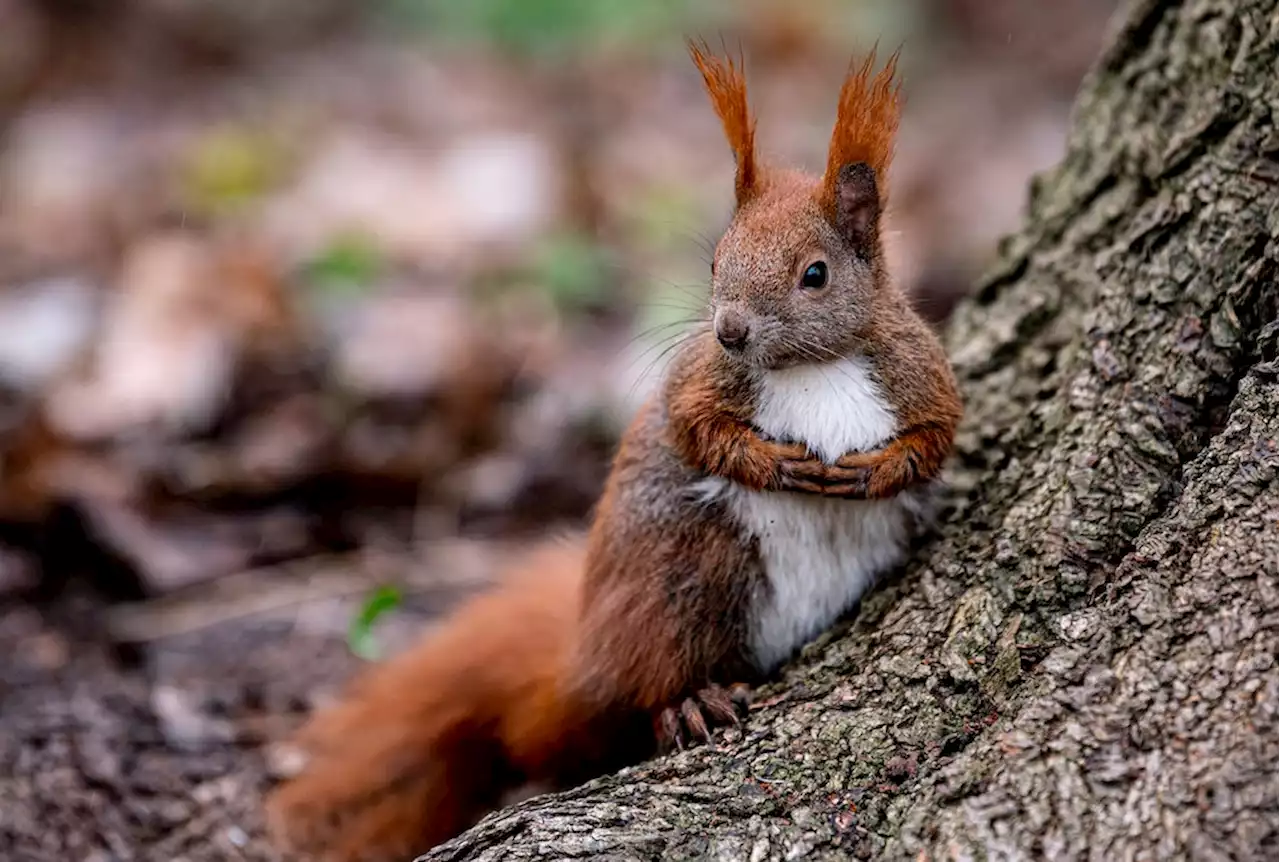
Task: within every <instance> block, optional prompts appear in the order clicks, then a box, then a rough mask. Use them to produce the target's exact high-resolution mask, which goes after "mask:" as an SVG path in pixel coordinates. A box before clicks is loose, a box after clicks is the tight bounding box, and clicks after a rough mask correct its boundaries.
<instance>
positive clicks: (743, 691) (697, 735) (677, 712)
mask: <svg viewBox="0 0 1280 862" xmlns="http://www.w3.org/2000/svg"><path fill="white" fill-rule="evenodd" d="M750 697H751V696H750V689H749V688H748V687H747V686H745V685H742V684H737V685H734V686H731V687H730V688H727V689H726V688H724V687H723V686H720V685H716V684H715V683H712V684H711V685H708V686H707V687H706V688H703V689H699V690H698V691H697V692H695V693H694V694H693V695H692V696H690V697H686V698H684V699H683V700H682V701H680V702H679V703H677V704H673V705H671V706H668V707H666V708H664V709H662V710H661V711H659V712H658V714H657V715H656V716H655V717H654V734H655V735H656V736H657V740H658V748H659V750H660V751H662V752H664V753H669V752H671V751H673V750H680V751H683V750H684V748H685V745H686V744H697V742H698V741H702V742H705V743H707V744H708V745H713V744H714V743H713V742H712V733H711V732H712V729H713V728H715V727H726V726H733V727H740V726H741V725H742V717H743V716H744V715H745V713H746V709H747V706H748V705H749V703H750Z"/></svg>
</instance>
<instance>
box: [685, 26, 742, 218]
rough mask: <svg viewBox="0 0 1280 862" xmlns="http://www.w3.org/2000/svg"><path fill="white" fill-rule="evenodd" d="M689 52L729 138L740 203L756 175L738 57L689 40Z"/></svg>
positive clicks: (740, 63) (725, 134) (739, 204)
mask: <svg viewBox="0 0 1280 862" xmlns="http://www.w3.org/2000/svg"><path fill="white" fill-rule="evenodd" d="M689 55H690V56H691V57H692V58H693V64H694V65H695V66H697V67H698V71H699V72H701V73H702V80H703V83H704V84H706V87H707V94H708V95H709V96H711V104H712V107H714V108H715V110H716V115H717V116H719V117H720V124H721V125H722V126H724V136H725V137H726V138H727V139H728V140H729V147H730V149H732V150H733V157H734V160H735V161H736V162H737V163H738V176H737V182H736V183H735V186H736V189H735V191H736V192H737V200H738V206H739V207H741V206H742V205H743V204H745V203H746V202H747V201H748V200H750V199H751V198H752V197H753V196H754V195H755V193H756V191H757V189H758V179H759V176H758V173H757V170H756V152H755V139H756V121H755V118H754V117H752V116H751V110H750V108H749V107H748V106H747V81H746V76H745V75H744V74H743V71H742V65H743V64H742V61H741V59H739V60H738V61H737V62H734V60H733V58H732V57H729V58H728V59H721V58H719V57H716V56H715V55H713V54H712V53H711V50H710V49H709V48H708V47H707V45H706V43H705V42H703V43H702V44H698V43H696V42H690V43H689Z"/></svg>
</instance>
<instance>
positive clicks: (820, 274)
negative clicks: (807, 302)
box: [800, 261, 827, 290]
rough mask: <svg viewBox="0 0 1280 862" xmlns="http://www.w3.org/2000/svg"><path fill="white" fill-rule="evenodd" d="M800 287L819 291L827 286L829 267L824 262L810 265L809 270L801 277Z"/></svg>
mask: <svg viewBox="0 0 1280 862" xmlns="http://www.w3.org/2000/svg"><path fill="white" fill-rule="evenodd" d="M800 286H801V287H807V288H809V289H810V290H817V289H818V288H820V287H826V286H827V265H826V264H825V263H823V262H822V261H818V262H817V263H811V264H809V268H808V269H806V270H805V271H804V275H802V276H801V277H800Z"/></svg>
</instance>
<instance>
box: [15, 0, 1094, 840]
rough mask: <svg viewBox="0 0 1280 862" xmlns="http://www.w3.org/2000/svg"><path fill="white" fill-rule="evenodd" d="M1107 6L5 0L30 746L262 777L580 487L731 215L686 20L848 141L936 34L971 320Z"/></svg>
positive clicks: (592, 479) (913, 151) (894, 249)
mask: <svg viewBox="0 0 1280 862" xmlns="http://www.w3.org/2000/svg"><path fill="white" fill-rule="evenodd" d="M1114 5H1115V3H1114V2H1113V0H1057V2H1054V3H1029V2H1025V0H1021V1H1020V0H807V2H795V0H790V2H787V0H662V2H651V3H636V2H630V0H543V2H528V0H468V2H465V3H464V2H451V0H273V2H270V3H257V2H249V0H244V2H231V0H128V2H126V0H0V655H2V657H0V716H2V718H0V721H2V722H4V723H5V724H6V725H7V726H8V729H10V730H14V731H15V732H14V733H13V734H11V735H10V736H9V739H10V742H8V743H0V761H4V762H0V773H6V774H23V773H24V771H25V773H26V774H35V773H38V772H41V771H42V768H41V767H40V766H39V764H40V763H42V761H41V760H40V759H39V757H37V756H36V755H33V754H32V753H31V751H30V746H29V744H28V743H29V740H30V739H32V738H34V737H33V734H35V736H40V734H44V736H43V737H41V738H45V737H48V735H49V734H50V733H52V732H53V731H50V730H49V727H50V725H49V722H55V723H56V722H64V723H67V724H66V726H75V727H80V728H85V727H87V728H90V731H91V732H93V733H100V734H102V733H105V734H107V735H108V736H110V734H111V733H117V734H124V736H123V737H121V739H123V740H125V742H123V743H120V744H121V745H125V748H126V749H127V748H128V745H131V744H134V743H136V745H138V746H142V747H143V749H145V745H147V744H150V745H151V746H152V749H145V750H154V751H159V750H161V749H163V750H164V751H166V752H169V754H166V755H165V757H169V758H170V759H167V760H164V763H166V764H168V766H165V767H164V769H171V770H176V772H174V774H175V775H186V774H187V773H186V772H184V771H183V770H189V769H197V771H198V770H200V769H203V770H205V771H204V772H200V774H201V775H205V776H206V778H205V779H201V780H206V779H207V780H212V779H208V776H207V775H206V773H208V774H209V775H214V776H219V775H242V776H247V777H244V780H245V781H247V782H249V783H250V785H252V786H254V787H256V786H257V785H254V784H253V782H254V781H256V780H257V779H256V778H255V777H254V776H257V775H258V773H256V772H253V769H255V768H256V767H252V766H246V765H245V762H246V761H245V760H244V758H245V757H247V756H248V755H246V754H244V753H243V752H244V751H245V747H244V745H243V744H242V743H244V742H245V741H246V740H247V741H250V742H252V741H269V740H270V739H271V738H273V737H274V736H275V735H276V733H277V732H278V731H279V730H280V729H281V728H283V727H285V726H287V725H288V724H289V723H290V722H291V721H293V720H294V719H295V718H296V717H297V716H298V715H300V714H301V713H302V712H304V711H305V710H306V709H307V708H309V707H310V706H312V705H314V703H316V702H317V701H318V700H323V699H324V698H325V697H328V696H331V692H332V690H333V687H334V686H335V685H336V684H338V683H340V682H341V681H342V680H343V679H345V678H346V677H347V676H348V675H349V674H350V672H351V671H352V670H353V669H354V668H356V667H358V665H359V663H360V662H361V661H363V660H364V659H366V658H370V657H374V656H377V655H381V654H385V653H386V652H387V651H389V650H392V649H395V648H396V647H397V645H398V644H400V643H403V641H404V639H405V638H407V637H410V636H412V634H413V633H415V632H417V631H420V630H421V626H422V624H423V622H424V621H425V620H428V619H429V618H430V617H431V615H432V614H434V613H436V612H438V610H439V609H440V608H442V607H443V606H445V605H446V604H447V603H448V602H449V601H451V600H452V598H453V597H456V596H457V595H458V594H459V591H462V590H466V589H468V588H470V587H471V586H473V585H475V584H477V583H481V582H483V581H484V580H485V579H486V578H488V577H490V576H492V573H493V572H494V571H495V568H496V567H497V566H498V565H500V563H501V560H503V559H505V558H507V557H509V556H510V555H511V554H518V553H519V549H520V547H521V542H522V541H525V540H527V539H529V538H531V537H537V536H542V535H545V534H546V533H547V532H548V531H555V530H558V529H563V528H572V527H574V526H578V525H581V524H582V523H583V519H584V517H585V515H586V514H587V513H588V511H589V509H590V506H591V504H592V503H593V501H594V499H595V497H596V494H597V493H598V491H599V488H600V486H601V483H602V481H603V478H604V475H605V472H606V470H607V466H608V458H609V455H610V452H611V449H612V446H613V445H614V441H615V440H616V438H617V435H618V433H619V431H620V429H621V427H622V426H623V424H624V423H625V422H626V421H627V419H628V418H629V415H630V413H631V412H632V410H634V408H635V406H636V405H637V404H638V402H639V401H640V399H642V398H643V397H644V396H645V395H646V394H647V392H648V390H649V388H650V387H651V386H652V385H653V384H654V382H655V381H656V380H657V378H658V376H659V374H660V372H661V368H662V363H663V362H664V361H665V358H666V356H668V355H669V353H670V348H671V346H672V345H673V344H674V343H675V339H676V338H678V335H679V333H680V332H681V327H682V326H683V325H685V323H686V322H687V321H689V320H693V319H696V318H697V317H698V316H699V314H700V311H701V308H702V303H703V292H704V290H705V281H706V277H707V272H708V260H709V253H710V249H711V248H712V246H713V243H714V240H715V238H716V237H717V236H718V233H719V231H720V230H721V229H722V228H723V227H724V226H725V224H726V223H727V220H728V218H729V215H730V207H731V203H732V185H733V179H732V177H733V164H732V159H731V156H730V153H729V151H728V148H727V146H726V145H725V143H724V141H723V139H722V137H721V133H720V130H719V126H718V124H717V121H716V119H715V117H714V115H713V114H712V111H711V109H710V106H709V104H708V101H707V99H706V96H705V95H704V93H703V92H702V90H701V85H700V80H699V79H698V77H697V75H696V72H695V70H694V69H693V68H692V66H691V64H690V63H689V61H688V59H687V56H686V54H685V51H684V44H683V39H684V38H685V37H686V36H704V37H707V38H708V39H709V41H711V42H712V43H713V44H720V42H721V40H723V43H724V44H726V45H729V46H732V47H736V46H741V48H742V50H743V51H744V52H745V55H746V57H747V60H748V63H747V65H748V81H749V87H750V90H751V97H752V101H753V103H754V106H755V108H756V110H757V112H758V114H759V117H760V141H761V144H762V145H763V149H764V151H765V152H766V153H769V154H772V155H774V156H776V157H777V158H779V159H781V160H783V161H789V162H794V163H799V164H802V165H805V166H807V167H810V168H812V169H819V168H820V167H821V165H822V164H823V158H824V153H825V148H826V143H827V139H828V135H829V132H830V127H831V123H832V122H833V119H834V105H835V98H836V93H837V91H838V87H839V83H840V81H841V78H842V75H843V72H844V70H845V68H846V66H847V64H848V62H849V60H850V57H851V55H853V54H855V53H861V52H863V51H865V50H867V49H868V48H870V46H871V45H872V44H873V43H876V42H877V41H878V42H879V44H880V45H881V46H884V47H887V48H889V49H892V48H894V47H897V46H898V45H900V44H901V45H902V46H903V51H902V63H901V69H902V74H903V77H904V79H905V91H906V96H907V102H906V107H905V113H904V120H903V124H902V130H901V135H900V143H899V148H898V155H897V159H896V162H895V164H894V168H893V175H892V183H891V187H892V195H893V202H892V210H891V213H890V218H889V223H888V225H889V227H888V230H889V231H890V234H889V244H890V252H891V264H892V267H893V271H894V273H895V274H896V277H897V278H898V279H899V280H900V282H901V283H903V284H904V285H905V286H906V287H907V288H908V289H909V290H910V291H911V292H912V293H913V295H914V296H915V298H916V301H917V302H918V303H919V305H920V307H921V309H922V310H923V311H924V312H925V313H926V314H927V315H928V316H929V317H930V318H931V319H932V320H934V321H936V322H938V323H939V324H941V323H943V322H944V321H945V319H946V317H947V315H948V313H949V311H950V309H951V307H952V306H953V305H954V303H955V302H956V301H957V300H958V298H960V297H962V296H963V295H964V294H965V292H966V291H967V290H968V289H969V286H970V285H971V284H972V283H973V281H974V279H975V278H976V276H977V275H978V274H979V273H980V271H981V269H982V268H983V266H984V265H985V264H986V262H987V261H988V260H989V259H990V258H991V257H992V255H993V254H994V250H995V248H996V243H997V241H998V239H999V238H1000V237H1001V235H1002V234H1004V233H1006V232H1008V231H1011V230H1013V229H1015V228H1016V226H1017V224H1018V220H1019V217H1020V213H1021V210H1022V206H1023V202H1024V198H1025V193H1026V191H1025V190H1026V186H1027V183H1028V180H1029V179H1030V178H1031V177H1032V176H1033V175H1034V174H1035V173H1036V172H1038V171H1041V170H1043V169H1046V168H1048V167H1050V166H1052V165H1053V164H1054V163H1055V162H1056V161H1057V160H1058V158H1059V157H1060V155H1061V153H1062V149H1063V141H1064V133H1065V129H1066V124H1067V121H1068V115H1069V112H1070V106H1071V101H1072V98H1073V96H1074V93H1075V90H1076V88H1077V86H1078V85H1079V82H1080V79H1081V77H1082V75H1083V74H1084V73H1085V72H1086V71H1087V69H1088V67H1089V65H1090V63H1091V62H1092V61H1093V59H1094V57H1095V56H1096V54H1097V52H1098V50H1099V48H1100V46H1101V43H1102V40H1103V38H1104V34H1105V27H1106V24H1107V21H1108V19H1109V17H1110V15H1111V13H1112V12H1113V11H1114V8H1113V7H1114ZM884 53H887V52H886V51H883V50H882V54H884ZM375 622H376V625H375ZM104 698H105V699H110V698H116V699H117V701H118V702H119V703H124V704H132V705H131V706H125V707H121V709H123V710H124V712H123V714H125V715H132V716H133V718H132V719H131V720H130V721H128V722H125V723H124V724H122V725H120V726H118V727H117V726H115V725H111V723H110V721H109V720H108V718H104V716H106V715H108V714H114V713H111V711H110V710H107V711H106V712H104V711H103V708H102V706H101V704H102V703H103V702H104ZM86 704H87V705H86ZM130 710H133V712H130ZM135 713H136V714H135ZM104 722H105V723H104ZM125 725H129V727H128V728H126V727H125ZM59 726H63V725H59ZM112 727H114V728H115V729H114V730H111V729H110V728H112ZM24 728H25V730H24ZM94 728H96V730H94ZM103 728H107V729H105V730H104V729H103ZM138 728H149V730H147V731H146V733H142V731H139V730H138ZM90 731H86V732H90ZM138 733H142V737H138V739H143V738H145V739H146V740H150V742H149V743H145V742H138V741H137V739H135V737H136V736H137V734H138ZM130 734H133V735H132V736H131V735H130ZM148 734H150V735H148ZM113 738H114V737H113ZM129 740H133V742H129ZM117 741H118V742H119V740H117ZM126 743H128V744H126ZM6 745H8V746H10V748H5V746H6ZM228 746H230V747H229V748H228ZM143 749H140V750H143ZM175 752H178V753H180V752H187V754H186V755H180V754H178V753H175ZM192 752H203V754H200V756H199V757H197V756H196V755H195V754H192ZM236 752H239V754H237V753H236ZM170 755H172V756H171V757H170ZM50 756H52V755H50ZM78 757H80V759H79V760H77V761H76V762H77V763H78V764H80V765H79V766H77V767H76V768H77V769H79V770H80V771H82V772H83V771H84V769H87V768H89V767H86V766H85V765H84V764H85V763H90V764H92V763H93V762H95V761H94V758H92V757H89V758H88V759H87V760H85V758H84V757H83V756H79V755H78ZM23 758H26V759H25V760H24V759H23ZM32 758H35V759H32ZM184 758H185V759H184ZM201 758H203V759H201ZM210 758H212V760H211V759H210ZM218 758H223V759H221V760H219V759H218ZM237 758H239V759H237ZM193 763H194V764H196V766H193V765H192V764H193ZM210 763H217V764H221V765H220V766H210V765H209V764H210ZM94 768H97V767H94ZM102 768H106V767H102ZM157 768H159V767H157ZM115 769H116V773H119V764H116V767H115ZM219 770H222V771H221V772H220V771H219ZM237 770H249V772H243V771H240V772H237ZM163 771H164V770H163V769H162V770H161V772H163ZM113 774H115V773H113ZM143 774H145V770H144V771H143ZM166 774H167V773H166ZM117 778H118V775H117ZM33 780H34V779H33ZM41 780H43V779H41ZM112 780H116V779H112ZM120 780H123V779H120ZM129 780H141V779H136V778H135V777H131V778H130V779H129ZM156 780H157V781H159V780H160V779H156ZM166 780H167V779H166ZM183 780H186V779H183ZM192 780H194V779H192ZM42 786H44V785H40V784H39V782H38V781H36V783H34V784H32V785H31V787H33V788H35V789H34V790H31V791H30V793H29V794H28V795H29V796H30V798H29V799H28V801H27V803H25V804H27V805H28V806H29V810H28V811H27V815H22V816H28V815H29V819H30V823H31V824H36V825H40V826H41V829H47V828H48V825H49V823H50V822H51V821H50V818H51V817H53V818H54V819H55V821H56V816H57V815H56V812H57V811H60V810H61V809H60V808H58V805H59V804H61V803H60V802H55V801H50V800H51V799H53V798H54V797H58V798H59V799H65V798H66V794H67V793H68V792H70V791H68V790H67V788H65V787H63V788H62V789H60V790H57V791H56V792H54V791H53V790H47V793H46V791H41V790H40V789H39V788H40V787H42ZM42 793H46V796H48V798H45V797H44V796H42V795H41V794H42ZM84 793H85V794H87V796H86V797H85V798H86V799H91V798H95V797H93V794H92V792H91V788H89V789H84ZM253 793H256V791H253V792H251V793H249V794H248V795H249V796H250V797H252V796H253ZM139 795H141V796H145V795H146V794H144V793H141V791H139ZM152 795H154V788H152ZM33 800H34V801H33ZM41 800H43V801H41ZM224 802H225V800H224ZM113 804H114V805H115V806H116V807H118V806H119V802H118V800H117V802H116V803H113ZM85 805H87V806H89V808H87V809H85V812H87V816H88V818H89V820H90V821H93V822H98V823H99V826H98V827H95V828H97V829H98V831H97V832H94V833H93V834H92V835H90V834H89V833H84V835H81V833H79V832H76V829H79V828H80V827H77V826H73V825H71V823H72V821H71V820H68V826H67V830H68V831H66V833H65V834H64V835H63V836H62V837H61V838H59V839H58V840H61V841H64V842H69V843H66V844H65V846H62V847H61V850H62V851H66V850H67V849H84V848H86V847H91V846H93V842H94V841H98V842H99V843H101V842H103V841H107V843H110V842H109V841H108V840H107V839H106V838H103V837H102V835H103V834H107V832H110V830H108V829H106V827H104V826H102V825H101V823H102V822H105V821H104V820H103V818H105V817H107V815H106V814H105V813H104V811H105V810H106V809H107V808H110V807H111V806H110V805H108V804H107V803H105V802H103V801H101V800H98V801H97V802H86V803H85ZM138 805H142V803H140V802H139V803H138ZM41 806H44V807H41ZM50 806H52V807H50ZM224 807H225V806H224ZM12 810H15V809H11V811H12ZM23 810H27V809H23ZM85 812H82V813H81V818H82V819H83V817H84V816H86V814H85ZM139 812H142V813H139ZM12 816H13V815H11V817H12ZM245 816H251V815H245ZM184 817H186V818H187V820H184V819H183V818H184ZM190 817H191V815H190V812H188V813H187V814H185V815H184V814H181V813H179V814H174V813H173V811H172V810H170V811H169V813H167V814H165V813H156V811H152V810H151V809H148V808H146V807H145V806H143V807H142V808H140V809H138V811H135V812H134V813H133V814H131V815H130V818H131V819H129V820H128V824H127V825H126V826H120V827H119V828H118V829H117V830H116V832H117V833H119V834H120V835H124V836H125V837H124V838H121V839H120V840H121V841H124V842H125V843H126V844H127V843H128V842H129V841H151V840H152V839H155V840H159V839H158V838H156V836H159V835H169V834H171V833H172V831H173V830H174V829H176V828H177V827H176V826H175V825H174V823H186V822H188V820H189V819H190ZM166 818H168V819H166ZM20 819H21V818H19V820H20ZM95 819H96V820H95ZM14 822H17V821H14V820H12V819H11V821H10V822H9V828H11V829H17V831H18V833H20V834H25V833H23V832H22V829H23V827H22V826H21V824H20V823H19V825H18V826H16V827H15V826H13V823H14ZM22 822H27V821H22ZM76 822H78V821H76ZM32 828H34V826H33V827H32ZM209 828H212V827H209ZM228 828H230V827H228ZM236 828H239V827H236ZM245 828H246V829H247V830H248V831H247V832H245V833H244V836H245V837H244V840H245V841H248V842H252V841H254V840H256V838H253V836H252V832H253V830H252V829H248V827H245ZM104 830H106V831H105V832H104ZM38 831H39V830H38ZM224 832H225V830H224ZM224 832H219V833H218V835H219V836H220V837H219V838H218V840H219V841H222V842H224V843H225V842H227V841H230V842H231V845H227V846H232V845H234V846H236V847H241V848H242V849H243V848H244V847H245V846H248V845H246V844H244V842H241V843H239V844H237V843H236V840H233V839H234V838H235V837H236V836H235V834H234V833H230V832H226V834H224ZM32 834H33V835H34V834H35V832H33V833H32ZM111 834H116V833H111ZM77 835H79V836H80V837H75V836H77ZM94 835H96V836H97V837H93V836H94ZM228 835H230V836H231V837H228ZM147 836H150V837H147ZM31 840H33V841H34V840H37V839H35V838H31ZM40 840H43V839H40ZM50 840H52V839H50ZM76 842H80V844H77V843H76ZM81 845H83V846H81ZM33 852H35V851H33ZM245 852H248V851H245ZM61 858H66V857H61ZM121 858H125V857H121ZM235 858H239V857H235Z"/></svg>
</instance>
